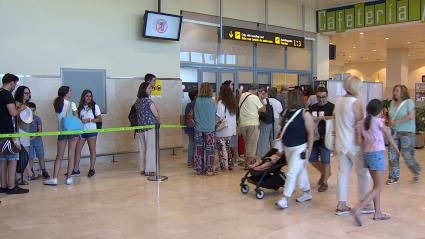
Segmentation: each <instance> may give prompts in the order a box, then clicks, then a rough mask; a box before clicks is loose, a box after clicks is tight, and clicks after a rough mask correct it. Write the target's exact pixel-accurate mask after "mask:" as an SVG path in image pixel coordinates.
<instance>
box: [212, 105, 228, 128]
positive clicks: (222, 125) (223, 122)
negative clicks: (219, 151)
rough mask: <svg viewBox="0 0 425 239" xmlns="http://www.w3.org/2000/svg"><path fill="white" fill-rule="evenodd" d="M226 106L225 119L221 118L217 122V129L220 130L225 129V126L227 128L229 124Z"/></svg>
mask: <svg viewBox="0 0 425 239" xmlns="http://www.w3.org/2000/svg"><path fill="white" fill-rule="evenodd" d="M226 110H227V109H226V106H224V118H223V119H219V120H218V121H217V123H216V124H215V131H220V130H223V129H225V128H227V126H229V124H228V122H227V118H226Z"/></svg>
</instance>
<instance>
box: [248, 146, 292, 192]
mask: <svg viewBox="0 0 425 239" xmlns="http://www.w3.org/2000/svg"><path fill="white" fill-rule="evenodd" d="M277 151H278V150H277V149H275V148H272V149H271V150H270V151H269V152H268V153H267V154H266V155H264V156H263V158H261V160H264V159H265V158H267V157H270V156H272V155H273V154H275V153H276V152H277ZM286 164H287V162H286V157H285V155H283V156H282V157H280V159H279V160H278V161H277V162H276V163H275V164H274V165H272V166H271V167H270V168H268V169H266V170H264V171H256V170H254V169H249V170H248V172H247V173H246V174H245V176H244V177H243V178H242V179H241V184H240V186H241V192H242V193H243V194H247V193H248V192H249V186H248V184H246V181H248V182H249V183H251V184H254V185H255V196H256V197H257V199H263V198H264V191H263V190H262V189H261V188H266V189H274V190H276V191H277V190H279V188H280V187H283V186H284V185H285V180H286V176H285V173H284V172H282V171H281V169H282V167H283V166H285V165H286Z"/></svg>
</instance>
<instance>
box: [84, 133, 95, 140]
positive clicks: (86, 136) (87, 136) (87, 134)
mask: <svg viewBox="0 0 425 239" xmlns="http://www.w3.org/2000/svg"><path fill="white" fill-rule="evenodd" d="M96 136H97V133H85V134H82V135H81V138H83V139H88V138H91V137H96Z"/></svg>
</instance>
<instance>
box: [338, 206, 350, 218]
mask: <svg viewBox="0 0 425 239" xmlns="http://www.w3.org/2000/svg"><path fill="white" fill-rule="evenodd" d="M350 212H351V207H349V206H345V207H343V208H337V209H336V211H335V214H336V215H338V216H341V215H346V214H350Z"/></svg>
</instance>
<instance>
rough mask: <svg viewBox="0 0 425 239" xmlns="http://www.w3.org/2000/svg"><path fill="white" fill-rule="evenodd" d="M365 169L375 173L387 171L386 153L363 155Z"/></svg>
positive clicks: (378, 152)
mask: <svg viewBox="0 0 425 239" xmlns="http://www.w3.org/2000/svg"><path fill="white" fill-rule="evenodd" d="M363 160H364V167H365V168H368V169H370V170H374V171H385V169H386V165H385V151H375V152H370V153H363Z"/></svg>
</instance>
